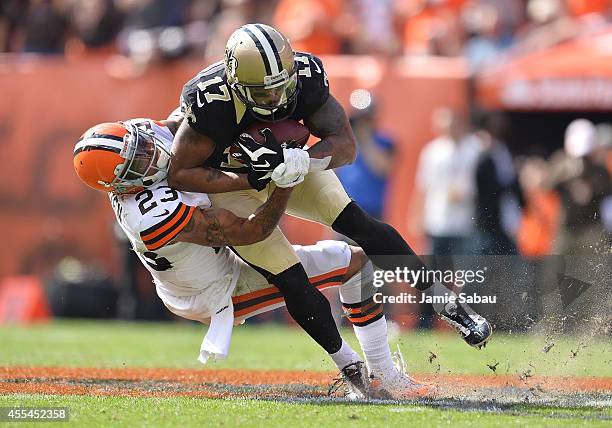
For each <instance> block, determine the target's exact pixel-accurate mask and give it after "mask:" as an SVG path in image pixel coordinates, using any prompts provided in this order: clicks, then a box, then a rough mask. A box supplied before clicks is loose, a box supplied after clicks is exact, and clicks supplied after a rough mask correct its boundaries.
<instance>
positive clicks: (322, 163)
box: [304, 94, 357, 171]
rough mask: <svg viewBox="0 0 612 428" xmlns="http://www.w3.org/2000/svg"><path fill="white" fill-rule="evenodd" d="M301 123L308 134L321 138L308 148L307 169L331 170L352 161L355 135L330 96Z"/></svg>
mask: <svg viewBox="0 0 612 428" xmlns="http://www.w3.org/2000/svg"><path fill="white" fill-rule="evenodd" d="M304 124H305V125H306V126H307V127H308V129H309V130H310V132H311V134H313V135H315V136H317V137H319V138H321V141H319V142H318V143H316V144H315V145H314V146H312V147H311V148H310V149H308V154H309V155H310V170H311V171H313V170H315V171H316V170H323V169H333V168H338V167H341V166H342V165H347V164H350V163H353V162H354V161H355V156H356V154H357V151H356V145H355V136H354V135H353V130H352V129H351V126H350V125H349V121H348V118H347V117H346V113H345V112H344V108H342V106H341V105H340V103H339V102H338V100H336V99H335V98H334V97H333V96H332V95H331V94H330V95H329V97H328V98H327V101H325V103H323V105H322V106H321V107H319V109H318V110H317V111H315V112H314V113H313V114H311V115H310V116H309V117H307V118H306V119H304Z"/></svg>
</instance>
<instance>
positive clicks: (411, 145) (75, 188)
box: [0, 56, 467, 278]
mask: <svg viewBox="0 0 612 428" xmlns="http://www.w3.org/2000/svg"><path fill="white" fill-rule="evenodd" d="M323 60H324V63H325V65H326V69H327V71H328V74H329V78H330V82H331V87H332V92H333V93H334V94H335V95H336V97H337V98H338V99H339V100H340V101H341V102H342V103H343V104H345V105H346V104H347V100H348V96H349V94H350V92H351V91H352V90H353V89H355V88H358V87H366V88H369V89H371V90H372V91H374V93H375V94H376V95H377V96H378V99H379V104H380V106H381V113H382V114H381V125H382V127H383V128H384V129H386V130H387V131H388V132H390V133H391V135H393V136H394V137H395V139H396V141H397V143H398V146H399V147H398V148H399V150H398V152H399V156H398V159H397V169H396V170H395V173H394V175H393V178H392V184H391V187H392V189H391V192H390V194H391V197H390V198H389V201H388V213H387V214H388V215H387V218H388V219H389V220H390V221H391V223H392V224H394V225H395V226H396V227H398V229H399V230H400V231H401V232H402V233H404V234H405V216H406V210H407V206H408V203H409V199H410V198H409V195H410V192H411V188H412V180H413V175H414V171H415V168H416V162H417V156H418V152H419V150H420V148H421V147H422V146H423V144H425V143H426V142H427V141H428V139H430V138H431V128H430V117H431V113H432V111H433V110H434V109H436V108H438V107H441V106H451V107H454V108H458V109H467V85H466V80H467V68H466V66H465V64H464V62H463V61H462V60H458V59H443V58H417V59H406V60H400V61H397V62H394V63H386V62H384V61H379V60H376V59H373V58H371V57H327V58H323ZM203 65H204V63H201V64H200V63H197V62H193V61H191V62H175V63H172V64H166V65H164V66H158V67H153V68H151V69H149V70H147V71H146V72H145V73H144V75H142V76H141V77H138V78H134V79H125V80H121V79H116V78H113V77H110V76H109V75H108V74H107V73H106V71H105V66H106V59H104V58H92V59H91V60H83V61H81V62H78V63H69V62H66V61H65V60H63V59H53V58H38V57H30V56H20V57H13V58H10V57H9V58H8V59H7V58H6V57H5V58H3V59H0V94H2V101H1V102H0V157H1V158H2V159H3V161H4V167H3V168H2V169H1V170H0V206H1V211H0V219H1V223H2V225H3V234H4V236H5V241H4V242H5V245H3V246H2V250H0V251H1V253H0V278H3V277H6V276H10V275H16V274H37V275H41V276H44V275H47V274H49V273H50V272H51V269H53V268H54V266H55V265H56V263H57V261H58V260H60V259H61V258H63V257H65V256H69V255H70V256H76V257H78V258H79V259H81V260H85V261H96V260H97V261H100V262H102V263H103V264H104V265H105V266H106V267H107V268H108V269H109V270H110V271H111V272H115V273H116V271H117V270H118V266H119V265H120V263H119V260H118V257H119V252H118V251H117V246H116V244H115V239H114V236H113V231H112V226H113V223H114V218H113V215H112V211H111V209H110V207H109V205H108V203H107V200H106V197H105V196H104V195H102V194H99V193H96V192H94V191H92V190H90V189H88V188H87V187H85V186H84V185H83V184H82V183H81V182H80V181H79V180H78V178H77V177H76V175H75V174H74V171H73V167H72V149H73V146H74V143H75V142H76V140H77V138H78V137H79V135H80V134H81V133H82V132H83V131H84V130H85V129H86V128H88V127H90V126H92V125H93V124H95V123H98V122H104V121H113V120H119V119H126V118H131V117H153V118H164V117H166V116H167V115H168V113H169V112H170V111H171V110H173V109H174V108H175V107H176V106H177V105H178V99H179V94H180V90H181V87H182V85H183V83H184V82H186V81H187V80H188V79H189V78H191V77H192V76H193V75H194V74H195V73H196V72H197V71H198V70H199V69H201V68H202V66H203ZM285 229H286V231H287V234H288V236H289V237H290V239H292V240H293V241H294V242H299V243H312V242H315V241H317V240H319V239H322V238H324V237H326V236H328V235H326V233H328V232H325V231H324V230H323V228H321V227H319V226H318V225H312V224H310V225H308V226H306V225H304V222H303V221H302V220H297V219H288V220H287V221H286V224H285Z"/></svg>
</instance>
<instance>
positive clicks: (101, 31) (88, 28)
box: [71, 0, 123, 50]
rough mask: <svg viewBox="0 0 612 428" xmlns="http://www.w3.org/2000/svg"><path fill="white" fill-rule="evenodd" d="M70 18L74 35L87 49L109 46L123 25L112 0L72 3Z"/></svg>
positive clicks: (84, 0) (90, 0)
mask: <svg viewBox="0 0 612 428" xmlns="http://www.w3.org/2000/svg"><path fill="white" fill-rule="evenodd" d="M71 18H72V24H73V27H74V32H75V35H76V36H77V39H78V41H80V42H81V43H82V47H83V48H85V49H87V50H99V49H101V48H109V47H110V45H111V44H114V41H115V38H116V37H117V34H119V31H120V30H121V27H122V25H123V16H122V15H121V13H120V12H119V10H118V9H117V8H116V7H115V3H114V2H113V0H81V1H79V2H78V3H76V4H74V5H73V7H72V13H71Z"/></svg>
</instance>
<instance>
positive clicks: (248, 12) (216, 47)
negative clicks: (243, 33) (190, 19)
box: [206, 0, 295, 61]
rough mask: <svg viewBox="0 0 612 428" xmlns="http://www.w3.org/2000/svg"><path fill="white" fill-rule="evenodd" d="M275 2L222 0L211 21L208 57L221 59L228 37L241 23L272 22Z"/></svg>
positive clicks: (207, 49)
mask: <svg viewBox="0 0 612 428" xmlns="http://www.w3.org/2000/svg"><path fill="white" fill-rule="evenodd" d="M274 4H275V3H274V2H270V1H267V0H222V1H221V10H220V11H219V13H218V14H217V16H216V17H215V18H214V19H213V20H212V22H211V31H210V40H209V43H208V46H207V47H206V57H207V58H209V59H212V60H213V61H216V60H218V59H220V58H221V57H222V56H223V54H224V52H225V44H226V43H227V39H229V37H230V36H231V34H232V33H233V32H234V31H235V30H236V29H237V28H239V27H240V26H241V25H244V24H247V23H249V22H261V23H263V24H270V20H271V17H272V15H273V14H274ZM294 49H295V46H294Z"/></svg>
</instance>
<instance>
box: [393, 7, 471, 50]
mask: <svg viewBox="0 0 612 428" xmlns="http://www.w3.org/2000/svg"><path fill="white" fill-rule="evenodd" d="M404 3H406V1H405V2H404ZM463 3H464V1H462V0H455V1H450V0H449V1H446V0H418V1H409V2H408V5H407V6H406V5H405V6H404V8H403V12H404V13H405V14H406V21H405V25H404V29H403V41H404V53H407V54H419V55H444V56H455V55H459V54H460V52H461V46H462V44H463V32H462V29H461V23H460V19H459V9H460V7H461V6H462V5H463Z"/></svg>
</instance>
